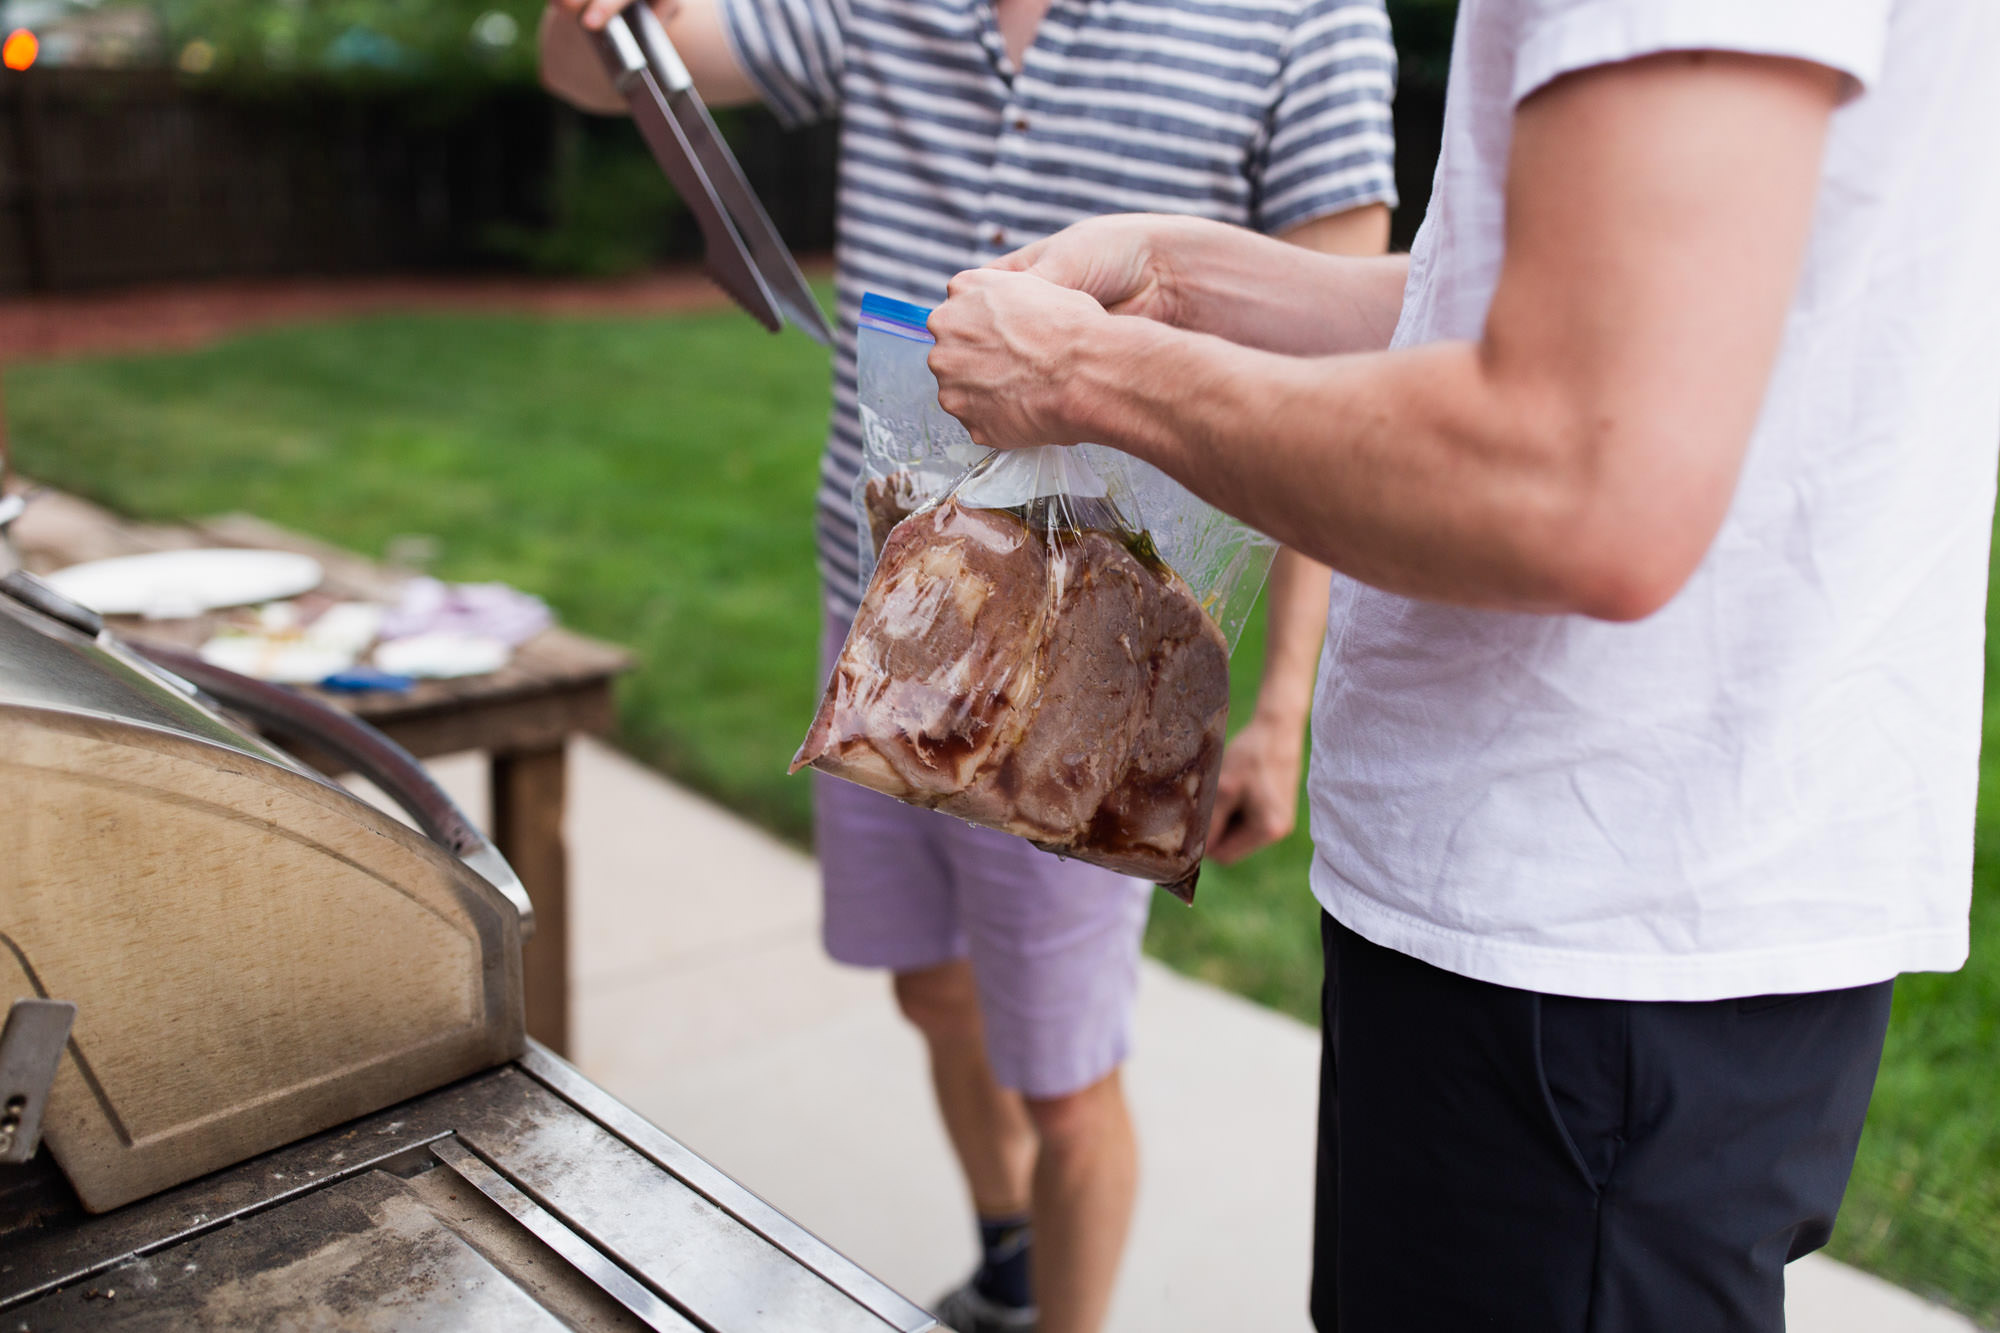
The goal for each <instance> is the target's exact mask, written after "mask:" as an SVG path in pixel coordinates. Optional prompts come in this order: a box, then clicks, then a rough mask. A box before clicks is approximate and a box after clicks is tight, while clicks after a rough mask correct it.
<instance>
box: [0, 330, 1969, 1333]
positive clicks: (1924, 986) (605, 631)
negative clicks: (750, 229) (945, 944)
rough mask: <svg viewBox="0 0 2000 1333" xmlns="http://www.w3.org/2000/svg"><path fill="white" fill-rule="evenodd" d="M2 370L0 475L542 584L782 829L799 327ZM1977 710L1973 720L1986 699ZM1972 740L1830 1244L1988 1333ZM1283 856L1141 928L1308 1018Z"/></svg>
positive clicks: (258, 350)
mask: <svg viewBox="0 0 2000 1333" xmlns="http://www.w3.org/2000/svg"><path fill="white" fill-rule="evenodd" d="M7 388H8V403H9V408H10V412H11V418H12V424H13V433H14V439H15V449H16V455H17V460H18V464H19V466H20V467H21V468H22V469H23V470H24V471H25V472H27V473H29V474H30V475H32V476H35V477H37V478H39V479H42V480H45V481H48V482H51V483H53V484H55V485H58V486H62V487H65V488H67V489H70V490H74V491H76V492H79V493H81V494H84V495H88V496H91V497H93V498H95V499H97V500H100V501H102V502H104V503H106V504H108V505H111V506H112V507H114V508H116V509H119V510H121V511H123V512H125V513H129V514H134V515H138V516H142V517H148V518H160V519H171V518H179V517H192V516H197V515H203V514H211V513H216V512H221V511H225V510H232V509H238V510H247V511H249V512H252V513H256V514H258V515H260V516H262V517H264V518H268V519H270V520H272V521H274V522H277V523H281V524H284V525H286V526H289V527H293V528H297V529H299V530H302V531H305V532H309V533H312V534H314V535H316V536H319V537H323V538H325V539H327V540H330V541H333V542H336V543H338V544H340V545H343V546H346V547H349V548H351V549H354V550H357V551H361V552H363V553H369V554H380V553H381V552H382V551H383V549H384V547H385V545H386V544H387V543H388V542H389V540H390V539H391V538H393V537H395V536H398V535H400V534H405V533H424V534H428V535H431V536H434V537H435V538H437V539H438V540H439V543H440V548H441V550H442V557H441V560H440V563H439V568H438V572H439V573H441V574H443V575H444V576H446V577H450V578H459V579H488V578H497V579H504V580H506V581H507V582H510V583H513V584H516V585H517V586H520V587H523V588H527V589H530V590H532V591H535V592H538V593H540V594H542V595H543V596H545V597H547V598H548V599H549V600H550V601H551V602H552V603H553V604H554V605H555V606H556V608H557V610H558V612H559V613H560V614H561V616H562V618H563V619H564V620H565V621H566V622H567V623H569V624H571V625H573V626H575V627H577V628H579V629H581V630H583V631H585V632H587V633H591V634H595V635H599V636H601V637H604V638H609V639H613V640H616V641H618V642H621V643H624V644H627V645H629V646H631V647H632V648H633V649H634V650H636V653H637V655H638V658H639V661H640V663H641V665H640V667H639V669H638V670H637V671H636V672H635V673H634V674H633V675H632V676H631V677H630V678H629V679H628V680H627V681H626V682H625V683H624V686H623V688H622V689H621V692H620V715H621V726H622V740H623V742H624V744H625V745H626V746H627V747H628V748H630V749H631V750H632V751H633V752H635V753H636V754H638V755H639V756H640V757H642V758H644V759H646V760H648V761H649V762H652V763H653V764H655V765H657V766H658V767H660V768H662V769H663V770H665V771H666V772H668V773H671V774H673V775H674V776H675V777H677V778H679V779H681V780H682V781H684V782H687V783H688V784H690V785H692V786H694V787H697V788H699V789H701V790H704V791H706V792H709V793H711V794H712V795H714V796H715V797H717V798H718V799H720V800H722V801H723V802H725V803H727V804H728V805H730V806H732V807H734V808H736V809H738V810H741V811H743V812H744V813H746V814H748V815H749V816H751V817H752V818H755V819H757V820H759V821H760V822H762V823H764V824H766V825H768V826H770V827H772V828H774V829H776V830H777V831H779V832H780V833H782V834H785V835H786V836H789V837H792V838H795V839H797V838H801V837H803V835H804V833H805V831H806V829H807V827H808V819H809V811H808V808H807V796H808V793H807V784H806V782H805V781H804V779H803V778H796V779H794V778H788V777H786V776H785V766H786V763H787V761H788V760H789V759H790V757H791V754H792V751H793V748H794V747H795V746H796V744H797V743H798V740H799V737H800V736H801V734H802V733H803V731H804V729H805V725H806V722H807V720H808V718H809V716H810V712H811V709H812V707H813V704H814V698H813V689H812V671H813V658H814V652H815V639H816V633H817V629H816V626H817V616H818V610H817V591H816V583H815V577H814V574H813V572H812V554H811V542H810V536H809V528H810V515H811V510H812V493H813V487H814V481H815V460H816V458H817V455H818V451H819V441H820V436H821V432H822V428H823V422H824V413H825V397H824V395H825V391H826V360H825V355H824V353H822V352H821V351H820V350H819V349H818V348H816V347H814V346H813V345H811V344H810V343H808V342H806V341H805V340H804V339H802V338H799V337H797V336H787V337H783V338H776V339H773V338H769V337H767V336H766V335H765V334H763V333H762V332H761V331H760V330H758V329H756V328H755V327H754V326H753V325H752V324H751V323H750V322H749V321H748V320H746V319H744V318H743V317H742V316H740V315H737V314H734V313H719V314H714V315H706V316H691V317H680V318H675V319H660V320H620V319H563V320H536V319H528V318H519V319H509V318H493V317H480V318H476V319H475V318H465V317H449V316H407V317H394V318H376V319H367V320H361V321H355V322H348V323H339V324H331V325H325V326H318V327H309V328H298V329H290V330H284V331H279V332H273V333H264V334H259V335H256V336H253V337H246V338H242V339H238V340H235V341H231V342H227V343H224V344H221V345H218V346H215V347H211V348H208V349H206V350H202V351H197V352H191V353H184V354H176V355H170V356H157V357H124V358H113V359H105V360H94V361H79V362H52V363H43V364H33V365H26V366H18V367H14V368H12V369H11V370H10V371H9V373H8V381H7ZM1252 624H1253V628H1252V630H1251V632H1249V633H1247V634H1246V636H1245V642H1244V645H1243V647H1242V648H1241V649H1239V651H1238V655H1237V669H1236V671H1235V673H1234V674H1235V676H1236V679H1237V690H1236V694H1237V705H1238V708H1239V710H1240V709H1241V707H1242V705H1243V704H1244V702H1245V696H1246V695H1247V693H1248V689H1247V687H1246V682H1252V681H1254V680H1255V678H1256V670H1257V663H1258V660H1259V649H1260V646H1261V639H1260V636H1259V634H1258V633H1257V631H1256V628H1255V627H1256V624H1257V622H1256V621H1255V620H1254V619H1253V622H1252ZM1989 680H1995V681H2000V675H1996V674H1995V673H1994V672H1992V671H1990V670H1989ZM1989 688H1990V687H1989ZM1988 718H1989V721H1988V727H1989V737H1988V739H1989V741H2000V735H1993V734H1991V733H1992V732H1993V730H1994V729H1996V728H2000V708H1996V707H1994V703H1993V697H1992V695H1991V694H1990V693H1989V696H1988ZM1987 752H1988V758H1987V759H1985V760H1983V761H1982V772H1983V773H1984V775H1985V777H1986V780H1985V781H1984V782H1983V783H1982V790H1981V802H1980V814H1979V826H1978V833H1979V849H1980V850H1979V862H1978V870H1977V884H1978V894H1977V898H1976V901H1975V907H1974V915H1973V960H1972V964H1971V965H1970V966H1969V967H1968V968H1967V969H1966V971H1965V972H1963V973H1961V974H1959V975H1956V976H1948V977H1946V976H1917V977H1909V978H1906V979H1904V980H1903V981H1902V982H1901V983H1899V985H1898V992H1897V997H1896V1009H1895V1019H1894V1022H1893V1025H1892V1027H1891V1030H1890V1037H1889V1048H1888V1051H1887V1053H1886V1055H1885V1057H1884V1061H1883V1067H1882V1075H1881V1080H1880V1084H1879V1086H1878V1090H1877V1093H1876V1098H1875V1103H1874V1106H1873V1109H1872V1111H1871V1113H1870V1117H1869V1123H1868V1129H1867V1132H1866V1134H1865V1135H1864V1138H1863V1141H1862V1145H1861V1152H1860V1157H1859V1160H1858V1161H1857V1163H1856V1167H1855V1174H1854V1180H1853V1184H1852V1186H1851V1187H1850V1189H1849V1191H1848V1200H1847V1205H1846V1208H1845V1211H1844V1212H1843V1215H1842V1220H1841V1225H1840V1228H1839V1231H1838V1233H1837V1234H1836V1236H1835V1238H1834V1245H1833V1249H1834V1252H1835V1253H1836V1254H1838V1255H1840V1256H1841V1257H1842V1258H1845V1259H1848V1260H1850V1261H1852V1262H1856V1263H1859V1264H1861V1265H1863V1266H1865V1267H1868V1268H1871V1269H1873V1270H1875V1271H1877V1272H1879V1273H1881V1274H1883V1275H1884V1276H1886V1277H1889V1278H1891V1279H1893V1280H1895V1281H1897V1282H1900V1283H1903V1284H1905V1285H1907V1286H1910V1287H1913V1288H1915V1289H1917V1290H1919V1291H1923V1292H1925V1293H1927V1294H1930V1295H1933V1296H1937V1297H1940V1298H1943V1299H1948V1300H1950V1301H1951V1302H1952V1303H1954V1304H1956V1305H1958V1306H1960V1307H1961V1308H1963V1309H1966V1310H1969V1311H1972V1312H1974V1313H1975V1315H1977V1316H1978V1317H1980V1318H1981V1319H1982V1320H1984V1321H1985V1322H1987V1323H1989V1324H1993V1325H1994V1326H1996V1327H2000V1128H1996V1115H1995V1112H1994V1110H1993V1108H1992V1102H1993V1093H1994V1090H1995V1077H1994V1074H1993V1073H1992V1069H1993V1062H1994V1058H1995V1055H1996V1053H2000V907H1996V905H1995V904H1996V902H1997V901H2000V899H1996V887H2000V780H1995V779H1996V778H2000V774H1996V773H1995V772H1994V771H1993V770H1992V769H1991V768H1990V767H1987V765H1992V764H1996V763H2000V745H1995V744H1989V745H1988V746H1987ZM1309 853H1310V849H1309V844H1308V842H1307V840H1306V837H1305V834H1304V831H1303V829H1301V830H1300V831H1298V832H1296V833H1294V834H1293V836H1292V837H1291V838H1290V839H1288V840H1287V841H1286V842H1284V843H1282V844H1280V845H1279V846H1277V847H1275V848H1272V849H1270V850H1268V851H1266V852H1264V853H1262V854H1260V855H1259V856H1257V857H1253V858H1252V859H1251V860H1250V861H1248V862H1246V863H1244V864H1242V865H1240V866H1235V867H1211V868H1209V869H1207V870H1205V871H1204V872H1203V878H1202V885H1201V895H1200V905H1199V906H1198V907H1197V908H1195V909H1194V910H1192V911H1189V910H1187V909H1185V908H1182V907H1181V906H1180V905H1179V904H1177V903H1174V902H1172V901H1169V900H1166V899H1164V898H1162V899H1161V900H1160V901H1158V902H1157V903H1156V905H1155V909H1154V913H1153V921H1152V926H1151V928H1150V931H1149V934H1148V947H1149V948H1150V949H1151V950H1152V951H1153V952H1154V953H1155V954H1157V955H1158V956H1160V957H1162V958H1163V959H1165V960H1166V961H1168V962H1169V963H1171V964H1173V965H1174V966H1176V967H1178V968H1180V969H1182V970H1184V971H1187V972H1190V973H1192V974H1194V975H1197V976H1200V977H1204V978H1206V979H1208V980H1211V981H1214V982H1217V983H1219V984H1221V985H1224V986H1227V987H1229V988H1231V989H1233V990H1236V991H1239V992H1241V993H1243V994H1246V995H1249V996H1251V997H1252V998H1254V999H1257V1000H1260V1001H1262V1002H1264V1003H1266V1004H1270V1005H1273V1006H1276V1007H1278V1008H1281V1009H1284V1010H1287V1011H1289V1012H1291V1013H1294V1014H1297V1015H1299V1016H1300V1017H1302V1018H1306V1019H1308V1020H1311V1019H1312V1018H1313V1017H1314V1016H1315V1014H1316V999H1317V988H1318V978H1319V959H1318V940H1317V932H1316V928H1315V920H1316V916H1315V909H1314V907H1313V905H1312V902H1311V900H1310V898H1309V896H1308V895H1307V892H1306V888H1305V870H1306V864H1307V860H1308V857H1309Z"/></svg>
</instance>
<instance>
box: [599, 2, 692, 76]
mask: <svg viewBox="0 0 2000 1333" xmlns="http://www.w3.org/2000/svg"><path fill="white" fill-rule="evenodd" d="M618 18H619V19H624V20H626V21H627V22H629V23H630V25H631V28H632V33H633V36H635V37H636V38H637V39H638V42H639V48H640V49H641V50H642V51H643V52H644V53H645V59H646V60H647V62H648V63H650V64H651V65H652V67H653V77H654V78H655V79H657V80H659V84H660V91H661V92H663V93H665V94H666V95H667V96H669V97H672V96H673V95H674V94H675V93H680V92H686V91H687V90H688V89H690V88H692V87H694V75H692V74H690V73H689V72H688V67H687V65H686V63H685V62H684V61H682V60H681V53H680V52H679V51H676V50H675V49H674V44H673V41H672V39H670V38H669V37H668V36H667V26H666V24H664V23H662V22H660V16H659V15H658V14H655V13H654V12H653V7H652V6H651V5H650V4H647V3H646V2H645V0H640V3H638V4H636V5H633V6H632V7H631V8H630V9H628V10H626V11H625V12H624V13H623V14H620V15H618ZM614 21H615V20H614Z"/></svg>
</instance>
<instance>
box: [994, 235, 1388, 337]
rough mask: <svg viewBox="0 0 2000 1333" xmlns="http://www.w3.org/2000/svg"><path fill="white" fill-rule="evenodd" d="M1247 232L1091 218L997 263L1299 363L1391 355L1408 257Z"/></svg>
mask: <svg viewBox="0 0 2000 1333" xmlns="http://www.w3.org/2000/svg"><path fill="white" fill-rule="evenodd" d="M1310 229H1311V224H1308V226H1307V227H1305V228H1298V229H1295V230H1294V231H1293V232H1291V233H1287V235H1288V236H1299V237H1301V238H1302V239H1301V241H1300V243H1298V244H1292V243H1288V242H1287V241H1282V240H1277V239H1274V238H1272V237H1269V236H1260V235H1258V234H1257V233H1256V232H1253V231H1250V230H1248V229H1246V228H1243V227H1232V226H1229V225H1227V224H1225V223H1221V222H1213V221H1209V220H1206V219H1202V218H1189V217H1175V216H1171V215H1167V214H1122V215H1113V216H1108V217H1100V218H1090V219H1087V220H1085V221H1083V222H1079V223H1077V224H1075V225H1074V226H1071V227H1068V228H1066V229H1064V230H1063V231H1060V232H1058V233H1056V234H1055V235H1054V236H1051V237H1049V238H1047V239H1046V240H1042V241H1037V242H1035V243H1034V244H1033V245H1029V246H1026V247H1024V248H1023V249H1021V250H1018V251H1016V252H1015V253H1013V254H1011V255H1008V256H1006V257H1005V258H1003V259H1001V260H999V261H997V262H996V263H995V264H994V265H993V266H992V267H994V268H997V269H1008V270H1014V271H1017V272H1025V273H1029V274H1032V275H1034V276H1036V277H1038V278H1041V279H1043V280H1045V281H1047V282H1052V283H1054V284H1056V285H1057V286H1059V287H1067V288H1070V289H1072V290H1075V291H1080V292H1083V293H1085V294H1087V295H1089V296H1090V297H1091V298H1092V299H1093V300H1095V301H1097V302H1098V303H1099V304H1100V305H1101V306H1102V307H1103V308H1104V309H1105V310H1108V311H1110V312H1111V313H1113V314H1117V315H1139V316H1144V317H1146V318H1148V319H1154V320H1159V321H1162V322H1164V323H1167V324H1171V325H1173V326H1174V327H1176V328H1183V329H1190V330H1194V331H1196V332H1201V333H1213V334H1215V335H1216V336H1218V337H1221V338H1227V339H1228V340H1229V341H1231V342H1234V343H1240V344H1242V345H1243V346H1246V347H1258V348H1262V349H1264V350H1266V351H1271V352H1282V353H1285V354H1287V355H1291V356H1318V355H1324V354H1327V353H1333V352H1359V351H1369V350H1374V349H1378V348H1382V347H1387V346H1388V345H1389V337H1390V335H1391V334H1392V333H1394V332H1395V328H1396V320H1397V318H1398V316H1399V315H1400V314H1401V313H1402V308H1403V283H1404V280H1405V279H1406V278H1407V277H1408V275H1409V258H1408V256H1405V255H1386V256H1385V255H1373V256H1363V257H1353V256H1344V255H1332V254H1323V253H1317V252H1315V251H1314V250H1312V249H1308V248H1305V247H1306V246H1307V245H1310V244H1311V242H1310V241H1309V240H1305V239H1303V234H1304V233H1305V232H1308V231H1309V230H1310Z"/></svg>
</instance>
